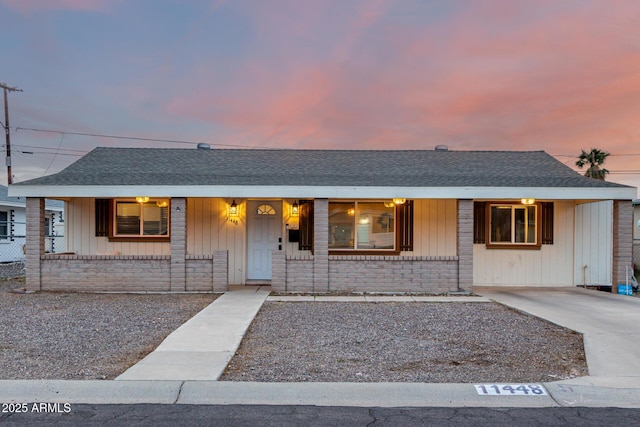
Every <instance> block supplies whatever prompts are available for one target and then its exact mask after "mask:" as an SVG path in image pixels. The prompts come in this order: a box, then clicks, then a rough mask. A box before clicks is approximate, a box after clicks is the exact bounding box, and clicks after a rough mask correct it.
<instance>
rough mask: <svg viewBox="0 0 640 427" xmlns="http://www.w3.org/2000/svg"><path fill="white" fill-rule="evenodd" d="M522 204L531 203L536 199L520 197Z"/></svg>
mask: <svg viewBox="0 0 640 427" xmlns="http://www.w3.org/2000/svg"><path fill="white" fill-rule="evenodd" d="M520 202H521V203H522V204H523V205H532V204H534V203H535V202H536V199H520Z"/></svg>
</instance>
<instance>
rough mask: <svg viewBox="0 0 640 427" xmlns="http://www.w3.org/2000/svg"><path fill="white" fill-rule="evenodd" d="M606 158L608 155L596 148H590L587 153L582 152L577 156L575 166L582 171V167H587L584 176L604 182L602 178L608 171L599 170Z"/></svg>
mask: <svg viewBox="0 0 640 427" xmlns="http://www.w3.org/2000/svg"><path fill="white" fill-rule="evenodd" d="M608 156H609V153H607V152H606V151H602V150H599V149H597V148H592V149H591V151H589V152H586V151H584V150H582V153H581V154H580V156H578V161H577V162H576V166H578V167H579V168H580V169H582V167H583V166H586V165H589V169H587V171H586V172H585V173H584V176H588V177H589V178H595V179H600V180H602V181H604V177H605V175H607V174H608V173H609V171H608V170H606V169H604V168H601V167H600V166H601V165H602V164H603V163H604V161H605V159H606V158H607V157H608Z"/></svg>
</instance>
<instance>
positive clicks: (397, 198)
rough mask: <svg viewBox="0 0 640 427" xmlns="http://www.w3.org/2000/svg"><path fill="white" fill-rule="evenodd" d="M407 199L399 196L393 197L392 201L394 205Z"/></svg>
mask: <svg viewBox="0 0 640 427" xmlns="http://www.w3.org/2000/svg"><path fill="white" fill-rule="evenodd" d="M406 201H407V199H403V198H401V197H394V199H393V203H395V204H396V205H404V202H406Z"/></svg>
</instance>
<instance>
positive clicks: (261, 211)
mask: <svg viewBox="0 0 640 427" xmlns="http://www.w3.org/2000/svg"><path fill="white" fill-rule="evenodd" d="M256 214H258V215H275V214H276V210H275V209H274V208H273V206H271V205H260V206H258V207H257V208H256Z"/></svg>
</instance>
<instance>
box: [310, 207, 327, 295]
mask: <svg viewBox="0 0 640 427" xmlns="http://www.w3.org/2000/svg"><path fill="white" fill-rule="evenodd" d="M313 228H314V231H313V292H328V291H329V199H315V200H314V201H313Z"/></svg>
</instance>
